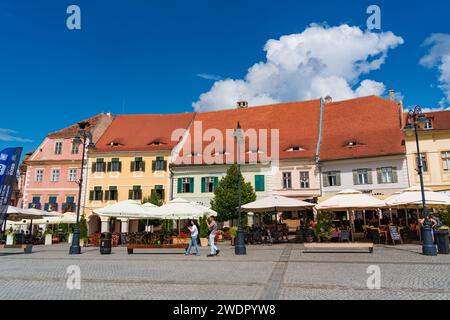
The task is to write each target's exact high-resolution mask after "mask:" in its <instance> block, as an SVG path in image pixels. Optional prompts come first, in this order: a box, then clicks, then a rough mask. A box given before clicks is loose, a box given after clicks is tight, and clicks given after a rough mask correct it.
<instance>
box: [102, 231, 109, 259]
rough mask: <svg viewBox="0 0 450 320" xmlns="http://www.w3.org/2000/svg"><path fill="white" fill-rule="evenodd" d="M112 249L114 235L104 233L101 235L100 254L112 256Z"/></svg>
mask: <svg viewBox="0 0 450 320" xmlns="http://www.w3.org/2000/svg"><path fill="white" fill-rule="evenodd" d="M111 248H112V233H111V232H103V233H102V234H101V235H100V253H101V254H111Z"/></svg>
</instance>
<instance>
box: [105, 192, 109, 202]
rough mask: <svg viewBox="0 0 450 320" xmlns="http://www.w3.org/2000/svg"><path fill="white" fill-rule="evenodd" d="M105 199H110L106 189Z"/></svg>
mask: <svg viewBox="0 0 450 320" xmlns="http://www.w3.org/2000/svg"><path fill="white" fill-rule="evenodd" d="M105 200H106V201H108V200H110V192H109V191H108V190H106V191H105Z"/></svg>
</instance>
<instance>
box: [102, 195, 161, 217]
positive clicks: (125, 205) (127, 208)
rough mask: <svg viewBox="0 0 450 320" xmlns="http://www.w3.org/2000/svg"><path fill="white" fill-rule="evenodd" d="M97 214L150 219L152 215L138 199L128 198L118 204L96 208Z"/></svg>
mask: <svg viewBox="0 0 450 320" xmlns="http://www.w3.org/2000/svg"><path fill="white" fill-rule="evenodd" d="M94 213H95V214H98V215H99V216H102V217H113V218H128V219H149V218H151V217H152V215H151V213H149V212H148V211H147V210H146V209H145V208H144V206H143V205H142V204H141V202H140V201H138V200H126V201H122V202H118V203H116V204H113V205H110V206H107V207H104V208H101V209H96V210H94Z"/></svg>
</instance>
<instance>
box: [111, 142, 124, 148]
mask: <svg viewBox="0 0 450 320" xmlns="http://www.w3.org/2000/svg"><path fill="white" fill-rule="evenodd" d="M108 145H109V146H110V147H119V146H121V145H122V144H120V143H119V142H117V141H111V142H110V143H109V144H108Z"/></svg>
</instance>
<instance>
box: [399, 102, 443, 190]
mask: <svg viewBox="0 0 450 320" xmlns="http://www.w3.org/2000/svg"><path fill="white" fill-rule="evenodd" d="M425 116H426V117H427V119H428V123H427V125H426V127H425V129H423V130H421V131H420V132H419V144H420V153H421V155H422V161H423V177H424V183H425V186H427V187H429V188H432V189H433V190H434V191H440V192H447V193H448V192H449V191H450V111H436V112H429V113H426V114H425ZM405 123H406V121H405ZM406 152H407V159H408V168H409V179H410V184H411V185H419V184H420V180H419V175H418V171H417V167H418V156H417V148H416V140H415V136H414V135H412V136H406Z"/></svg>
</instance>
